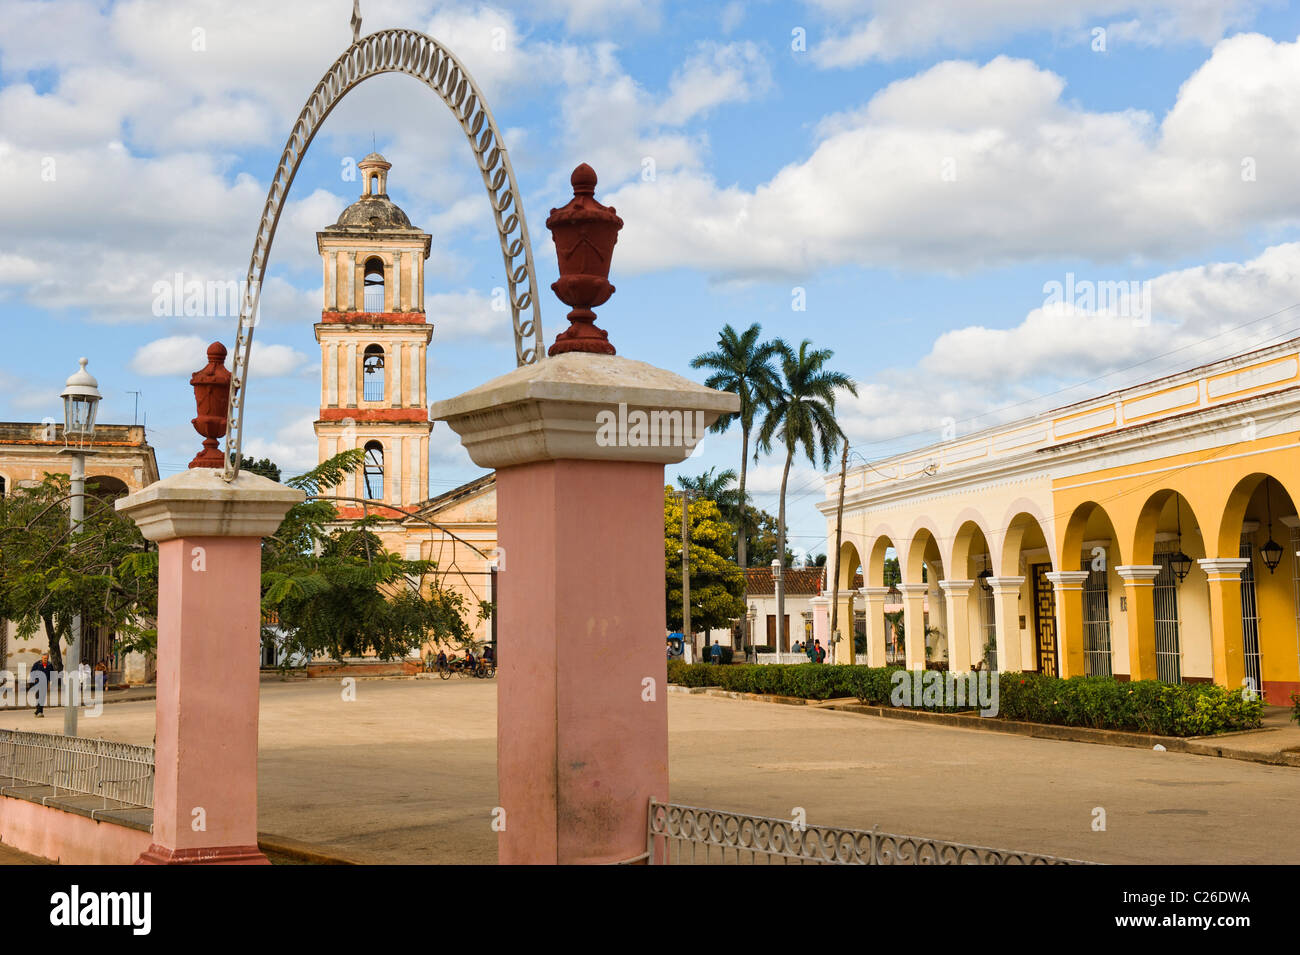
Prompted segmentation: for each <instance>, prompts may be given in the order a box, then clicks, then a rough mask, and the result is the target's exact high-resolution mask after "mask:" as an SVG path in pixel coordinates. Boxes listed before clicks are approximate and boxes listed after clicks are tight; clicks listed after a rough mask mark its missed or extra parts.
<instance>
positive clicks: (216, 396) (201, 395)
mask: <svg viewBox="0 0 1300 955" xmlns="http://www.w3.org/2000/svg"><path fill="white" fill-rule="evenodd" d="M190 384H191V385H193V386H194V401H195V403H196V404H197V405H198V409H199V416H198V417H197V418H195V419H193V420H192V421H191V422H190V423H191V424H192V425H194V430H195V431H197V432H198V433H199V434H201V435H203V450H202V451H200V452H199V453H198V454H197V455H196V456H195V458H194V460H193V461H191V462H190V467H192V468H219V467H222V466H223V465H224V464H225V463H226V459H225V456H224V455H223V454H222V453H221V452H220V451H218V450H217V439H218V438H220V437H222V436H224V435H225V433H226V408H227V405H228V404H229V402H230V372H229V371H227V370H226V346H225V345H223V344H221V342H213V343H212V344H211V345H209V346H208V363H207V364H206V365H204V366H203V367H202V368H200V369H199V370H198V371H196V372H195V373H194V374H193V375H191V376H190Z"/></svg>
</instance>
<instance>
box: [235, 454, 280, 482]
mask: <svg viewBox="0 0 1300 955" xmlns="http://www.w3.org/2000/svg"><path fill="white" fill-rule="evenodd" d="M239 468H240V470H241V471H248V472H250V473H252V474H260V475H262V477H264V478H270V479H271V480H272V481H274V482H276V483H277V484H279V483H280V465H278V464H276V463H275V462H274V461H272V460H271V459H270V458H262V459H260V460H258V461H254V460H253V459H252V458H250V457H245V456H244V455H242V454H241V455H240V456H239Z"/></svg>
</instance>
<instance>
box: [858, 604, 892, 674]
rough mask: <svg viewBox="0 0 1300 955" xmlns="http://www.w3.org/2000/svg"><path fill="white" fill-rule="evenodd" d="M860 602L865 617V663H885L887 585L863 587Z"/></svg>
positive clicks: (875, 665) (874, 664)
mask: <svg viewBox="0 0 1300 955" xmlns="http://www.w3.org/2000/svg"><path fill="white" fill-rule="evenodd" d="M858 593H860V594H862V603H863V606H864V607H865V608H866V618H867V665H868V666H873V667H882V666H884V665H885V596H886V595H887V594H888V593H889V588H888V587H863V588H862V589H861V590H859V591H858Z"/></svg>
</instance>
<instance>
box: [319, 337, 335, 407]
mask: <svg viewBox="0 0 1300 955" xmlns="http://www.w3.org/2000/svg"><path fill="white" fill-rule="evenodd" d="M322 370H323V372H324V374H325V404H326V406H327V407H330V408H337V407H338V406H339V344H338V342H330V343H329V344H327V345H326V346H325V362H324V368H323V369H322Z"/></svg>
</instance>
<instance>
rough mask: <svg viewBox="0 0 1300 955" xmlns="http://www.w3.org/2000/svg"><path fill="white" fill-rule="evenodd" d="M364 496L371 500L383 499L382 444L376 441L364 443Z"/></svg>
mask: <svg viewBox="0 0 1300 955" xmlns="http://www.w3.org/2000/svg"><path fill="white" fill-rule="evenodd" d="M365 479H366V497H367V498H368V499H369V500H372V501H382V500H383V499H384V446H383V445H382V444H380V443H379V442H378V441H371V442H370V443H369V444H367V445H366V465H365Z"/></svg>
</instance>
